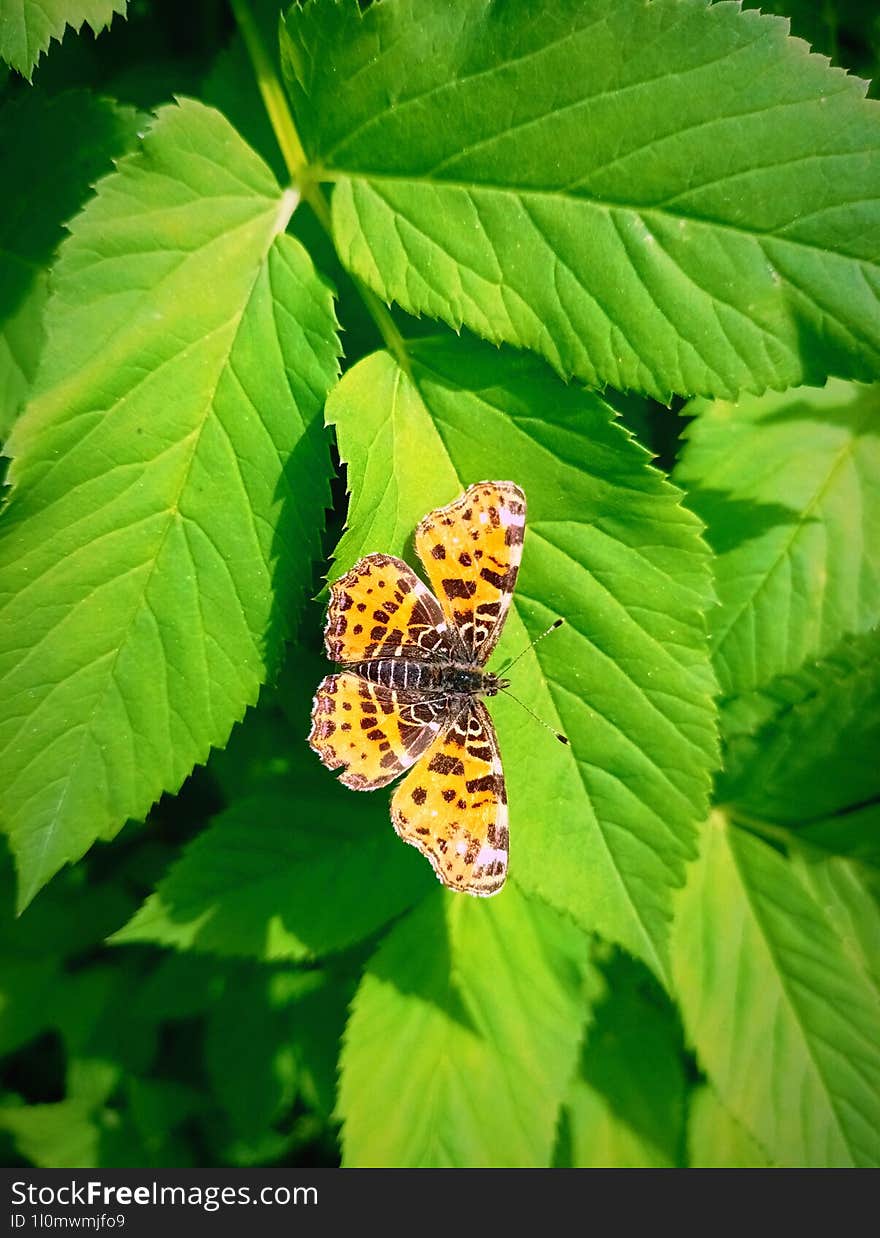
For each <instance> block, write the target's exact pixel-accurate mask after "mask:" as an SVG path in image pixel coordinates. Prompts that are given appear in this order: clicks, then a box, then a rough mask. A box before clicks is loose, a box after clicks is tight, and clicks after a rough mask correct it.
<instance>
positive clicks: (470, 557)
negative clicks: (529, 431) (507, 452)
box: [415, 481, 526, 666]
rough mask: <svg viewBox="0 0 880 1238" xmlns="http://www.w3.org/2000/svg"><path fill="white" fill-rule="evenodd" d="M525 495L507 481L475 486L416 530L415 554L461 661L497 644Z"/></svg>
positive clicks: (479, 661)
mask: <svg viewBox="0 0 880 1238" xmlns="http://www.w3.org/2000/svg"><path fill="white" fill-rule="evenodd" d="M525 524H526V496H525V495H524V494H523V492H522V490H520V488H519V486H517V485H515V484H514V483H513V482H512V481H481V482H477V483H476V485H473V486H470V487H469V488H468V489H467V490H466V491H465V492H464V494H463V495H461V497H460V498H458V499H456V500H455V501H454V502H453V503H450V504H449V505H448V506H447V507H440V508H438V509H437V511H433V512H431V513H430V514H429V515H428V516H426V517H425V519H424V520H423V521H422V522H421V524H420V525H419V526H418V528H417V529H416V537H415V542H416V552H417V554H418V556H419V558H420V559H421V561H422V564H423V565H424V568H425V572H426V574H427V576H428V580H429V581H430V582H431V587H432V589H433V590H434V592H435V594H436V595H437V598H438V599H439V601H440V605H441V606H442V608H443V613H444V616H445V619H446V621H447V622H448V623H449V625H450V627H451V628H452V629H454V630H455V631H456V632H457V633H458V636H459V637H460V639H461V643H462V645H463V646H464V649H465V656H466V660H467V661H468V662H469V663H470V664H471V665H474V666H481V665H483V664H484V663H485V662H487V661H488V659H489V656H490V655H491V653H492V650H493V649H494V648H495V646H496V644H497V643H498V638H499V637H500V635H501V629H502V628H503V626H504V620H505V619H506V617H507V612H508V610H509V608H510V600H511V598H512V596H513V590H514V587H515V585H516V577H517V573H518V572H519V565H520V560H521V559H522V546H523V537H524V535H525Z"/></svg>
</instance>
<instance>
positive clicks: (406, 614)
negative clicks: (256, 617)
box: [324, 554, 463, 662]
mask: <svg viewBox="0 0 880 1238" xmlns="http://www.w3.org/2000/svg"><path fill="white" fill-rule="evenodd" d="M324 644H325V646H326V649H327V656H328V657H329V658H330V659H332V661H334V662H367V661H369V660H371V659H373V658H409V659H412V660H413V661H418V662H425V661H431V660H432V659H434V658H438V657H445V658H446V659H447V660H449V659H453V660H454V659H455V658H456V657H458V658H461V657H462V656H463V655H462V650H461V648H460V646H459V642H458V638H457V637H456V635H455V634H454V632H451V631H450V628H449V624H448V622H447V620H446V617H445V616H444V614H443V611H442V609H441V608H440V605H439V603H438V601H437V599H436V598H435V597H434V595H433V593H431V591H430V589H428V588H427V586H426V585H424V584H423V583H422V581H420V580H419V578H418V576H417V575H416V574H415V572H414V571H413V570H412V568H411V567H410V566H409V565H408V564H407V563H404V562H403V560H402V559H396V558H394V556H393V555H384V554H369V555H365V556H364V558H363V559H361V560H359V562H357V563H356V564H355V565H354V567H353V568H352V569H351V570H350V571H348V572H346V573H345V575H344V576H340V577H339V579H338V580H335V581H334V582H333V584H332V585H331V586H330V602H329V605H328V607H327V626H326V628H325V629H324Z"/></svg>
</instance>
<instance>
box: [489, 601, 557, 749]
mask: <svg viewBox="0 0 880 1238" xmlns="http://www.w3.org/2000/svg"><path fill="white" fill-rule="evenodd" d="M559 622H560V623H561V622H562V620H561V619H560V621H559ZM545 635H546V633H545ZM501 691H502V692H503V693H504V695H505V696H509V697H510V699H511V700H512V701H516V703H517V705H519V707H520V709H524V710H525V711H526V713H527V714H531V716H532V717H533V718H534V719H535V721H536V722H540V724H541V726H543V727H546V729H547V730H548V731H549V732H550V734H551V735H552V736H553V737H554V738H555V739H558V740H559V742H560V744H569V743H571V740H570V739H569V738H568V736H567V735H563V734H562V732H561V731H554V730H553V727H552V726H551V725H550V723H549V722H545V721H544V719H543V718H540V717H539V716H538V715H537V714H536V713H535V711H534V710H533V709H529V707H528V705H525V704H524V703H523V702H522V701H521V700H520V699H519V697H518V696H514V695H513V693H512V692H511V691H510V689H509V688H502V689H501Z"/></svg>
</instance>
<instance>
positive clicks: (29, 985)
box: [0, 959, 62, 1055]
mask: <svg viewBox="0 0 880 1238" xmlns="http://www.w3.org/2000/svg"><path fill="white" fill-rule="evenodd" d="M61 983H62V980H61V977H60V976H59V974H58V964H57V961H56V960H55V959H45V960H43V961H38V960H34V959H24V960H20V961H19V960H15V959H4V960H3V962H2V966H0V1053H2V1054H4V1055H5V1054H7V1053H14V1052H15V1050H16V1049H18V1048H19V1047H20V1046H21V1045H24V1044H27V1042H28V1041H29V1040H32V1039H33V1038H34V1037H35V1036H38V1035H39V1034H40V1033H41V1032H43V1031H45V1030H46V1028H47V1027H49V1026H50V1025H51V1023H52V1013H51V1006H50V1003H51V1001H52V1000H53V998H54V997H55V996H56V994H57V991H58V988H59V985H60V984H61Z"/></svg>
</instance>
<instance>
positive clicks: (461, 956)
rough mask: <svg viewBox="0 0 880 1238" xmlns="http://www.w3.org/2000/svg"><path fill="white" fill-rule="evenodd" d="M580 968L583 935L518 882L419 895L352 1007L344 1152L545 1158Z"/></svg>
mask: <svg viewBox="0 0 880 1238" xmlns="http://www.w3.org/2000/svg"><path fill="white" fill-rule="evenodd" d="M586 970H587V939H586V937H585V935H584V934H583V933H582V932H581V931H580V930H579V929H577V928H575V927H574V925H572V924H571V923H570V922H568V921H567V920H566V919H563V918H562V917H561V916H559V915H557V913H556V912H553V911H551V910H550V909H549V908H548V907H545V906H544V905H543V904H542V903H541V902H540V901H538V900H536V899H531V898H527V897H526V896H525V895H523V894H522V893H520V891H519V890H517V889H516V887H514V886H509V887H508V888H507V889H506V890H505V891H504V894H503V895H502V896H501V897H499V898H495V899H492V900H483V899H473V898H467V897H463V896H461V895H459V896H455V895H451V894H449V893H447V892H441V891H439V890H438V891H437V892H436V894H434V895H433V896H432V897H431V898H429V899H426V900H425V901H424V902H423V903H422V904H421V905H420V906H419V907H418V908H417V909H416V910H415V911H413V912H411V913H410V914H409V915H408V916H407V917H406V918H405V919H403V920H401V921H400V923H399V924H398V925H397V926H396V927H395V928H394V929H393V930H392V931H391V933H390V934H389V935H388V937H387V938H386V940H385V942H384V943H383V945H382V946H381V947H380V949H379V950H378V951H377V953H376V954H375V955H374V957H373V958H372V960H371V961H370V963H369V966H368V968H367V971H366V974H365V976H364V979H363V981H362V982H361V985H360V987H359V989H358V992H357V994H356V996H355V999H354V1002H353V1004H352V1013H351V1018H350V1020H349V1024H348V1028H347V1030H346V1035H345V1045H344V1048H343V1052H342V1057H341V1077H340V1085H339V1112H340V1114H341V1116H342V1118H343V1123H344V1125H343V1163H344V1164H347V1165H349V1166H360V1167H364V1166H388V1165H394V1166H413V1165H421V1166H444V1165H445V1166H449V1165H462V1166H470V1167H475V1166H476V1167H480V1166H484V1167H485V1166H488V1167H492V1166H518V1167H526V1166H534V1165H546V1164H547V1163H549V1160H550V1154H551V1151H552V1146H553V1138H554V1133H555V1127H556V1119H557V1114H558V1109H559V1103H560V1101H561V1099H562V1095H563V1092H564V1090H565V1086H566V1084H567V1083H568V1080H569V1078H570V1076H571V1073H572V1071H573V1069H574V1065H575V1058H576V1053H577V1047H578V1044H579V1042H580V1037H581V1033H582V1030H583V1024H584V1020H585V1018H586V1010H587V1008H586V1003H585V1000H584V999H585V995H586V990H585V987H584V982H585V975H586Z"/></svg>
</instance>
